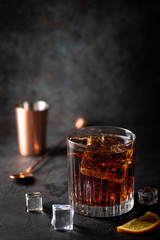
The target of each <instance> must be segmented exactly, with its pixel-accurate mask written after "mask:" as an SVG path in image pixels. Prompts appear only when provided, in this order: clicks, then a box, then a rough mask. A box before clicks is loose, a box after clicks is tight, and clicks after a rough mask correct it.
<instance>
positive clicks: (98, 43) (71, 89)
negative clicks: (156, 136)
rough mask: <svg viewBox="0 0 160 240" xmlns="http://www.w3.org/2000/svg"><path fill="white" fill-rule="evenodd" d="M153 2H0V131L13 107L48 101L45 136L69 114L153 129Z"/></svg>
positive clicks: (10, 125)
mask: <svg viewBox="0 0 160 240" xmlns="http://www.w3.org/2000/svg"><path fill="white" fill-rule="evenodd" d="M158 2H159V1H124V0H119V1H111V0H108V1H101V0H100V1H95V0H85V1H84V0H77V1H74V0H62V1H59V0H57V1H50V0H39V1H38V0H27V1H21V0H14V1H10V0H1V1H0V134H1V136H2V135H8V134H9V135H10V134H15V120H14V106H15V105H16V104H17V103H20V102H22V101H24V100H39V99H42V100H46V101H47V102H49V103H50V104H51V108H50V117H49V134H54V133H55V132H56V133H57V132H58V133H66V131H68V130H69V129H71V128H72V127H73V124H74V121H75V119H76V118H77V117H79V116H83V117H85V118H87V119H88V120H89V121H90V122H91V124H95V125H97V124H100V125H117V126H121V127H127V128H131V130H134V131H135V132H136V131H137V128H138V129H139V128H141V126H142V127H143V126H147V128H151V127H152V125H154V126H158V125H159V120H158V114H159V113H158V109H159V87H160V83H159V69H158V66H159V61H158V60H159V55H158V51H157V48H158V44H159V41H160V39H159V36H158V32H159V25H158V15H159V6H158Z"/></svg>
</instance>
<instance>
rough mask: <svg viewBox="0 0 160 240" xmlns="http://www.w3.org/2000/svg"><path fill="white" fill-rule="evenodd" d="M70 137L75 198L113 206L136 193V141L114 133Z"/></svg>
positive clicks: (77, 200)
mask: <svg viewBox="0 0 160 240" xmlns="http://www.w3.org/2000/svg"><path fill="white" fill-rule="evenodd" d="M70 140H71V141H72V142H71V143H70V145H69V147H68V158H69V165H68V166H69V192H70V200H71V201H73V202H74V203H75V202H76V203H80V204H82V205H92V206H98V207H109V206H115V205H120V204H122V203H124V202H126V201H127V200H129V199H130V198H132V197H133V193H134V165H135V143H134V145H133V142H130V140H128V139H127V138H126V137H121V136H112V135H100V136H77V137H74V138H71V139H70Z"/></svg>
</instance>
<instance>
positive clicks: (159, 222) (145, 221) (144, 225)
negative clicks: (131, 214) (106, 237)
mask: <svg viewBox="0 0 160 240" xmlns="http://www.w3.org/2000/svg"><path fill="white" fill-rule="evenodd" d="M159 226H160V217H159V216H158V215H157V214H155V213H152V212H147V213H146V214H145V215H144V216H142V217H140V218H134V219H133V220H131V221H129V222H127V223H125V224H124V225H122V226H119V227H117V231H118V232H124V233H131V234H141V233H146V232H150V231H152V230H154V229H156V228H158V227H159Z"/></svg>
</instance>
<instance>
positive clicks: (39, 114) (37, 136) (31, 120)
mask: <svg viewBox="0 0 160 240" xmlns="http://www.w3.org/2000/svg"><path fill="white" fill-rule="evenodd" d="M48 109H49V104H48V103H46V102H44V101H36V102H27V101H25V102H23V103H22V104H20V105H18V106H17V107H16V108H15V114H16V124H17V137H18V146H19V152H20V154H21V155H23V156H30V155H39V154H41V153H42V152H43V151H44V149H45V144H46V130H47V115H48Z"/></svg>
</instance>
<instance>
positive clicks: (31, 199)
mask: <svg viewBox="0 0 160 240" xmlns="http://www.w3.org/2000/svg"><path fill="white" fill-rule="evenodd" d="M25 196H26V208H27V212H41V211H43V205H42V193H40V192H30V193H26V195H25Z"/></svg>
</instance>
